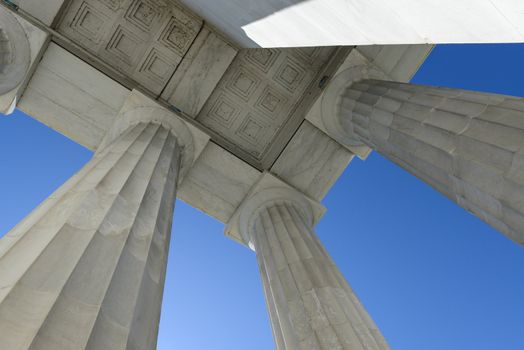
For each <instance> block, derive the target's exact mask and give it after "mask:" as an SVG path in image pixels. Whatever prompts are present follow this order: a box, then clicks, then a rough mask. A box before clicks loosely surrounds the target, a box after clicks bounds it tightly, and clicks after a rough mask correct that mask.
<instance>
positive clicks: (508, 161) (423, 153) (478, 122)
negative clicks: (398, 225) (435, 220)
mask: <svg viewBox="0 0 524 350" xmlns="http://www.w3.org/2000/svg"><path fill="white" fill-rule="evenodd" d="M346 86H347V85H346ZM334 122H335V123H331V124H330V125H329V126H330V128H331V129H332V130H333V129H338V133H339V135H340V134H344V138H345V143H347V144H349V145H354V146H359V145H367V146H369V147H371V148H372V149H375V150H377V151H378V152H380V153H381V154H383V155H384V156H386V157H388V158H389V159H391V160H392V161H394V162H395V163H397V164H398V165H400V166H401V167H403V168H404V169H406V170H408V171H409V172H411V173H412V174H414V175H415V176H417V177H418V178H419V179H421V180H423V181H425V182H427V183H428V184H430V185H431V186H432V187H433V188H435V189H436V190H438V191H439V192H441V193H443V194H444V195H446V196H447V197H448V198H450V199H451V200H453V201H455V202H456V203H458V204H459V205H461V206H462V207H464V208H465V209H466V210H468V211H470V212H472V213H473V214H475V215H477V216H478V217H480V218H481V219H483V220H484V221H486V222H487V223H489V224H490V225H492V226H493V227H494V228H496V229H498V230H499V231H501V232H502V233H504V234H506V235H507V236H508V237H510V238H511V239H513V240H515V241H516V242H518V243H520V244H524V99H521V98H514V97H508V96H502V95H495V94H486V93H479V92H471V91H464V90H455V89H447V88H437V87H429V86H418V85H412V84H403V83H397V82H390V81H381V80H373V79H369V80H366V79H364V80H361V81H357V82H354V83H352V84H349V87H348V88H347V89H346V90H345V91H344V92H343V93H342V95H341V96H340V100H339V108H338V113H337V115H336V116H335V118H334ZM335 124H336V127H335V126H334V125H335ZM339 138H340V137H339Z"/></svg>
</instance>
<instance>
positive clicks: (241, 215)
mask: <svg viewBox="0 0 524 350" xmlns="http://www.w3.org/2000/svg"><path fill="white" fill-rule="evenodd" d="M283 202H284V203H291V204H293V205H294V206H295V207H296V208H297V210H298V212H299V213H300V215H301V217H302V219H304V222H305V223H307V225H309V226H310V227H313V226H314V225H315V224H316V223H317V222H318V221H319V220H320V218H321V217H322V215H324V213H325V211H326V209H325V207H324V206H323V205H322V204H320V203H319V202H317V201H315V200H313V199H311V198H309V197H307V196H306V195H305V194H303V193H302V192H300V191H298V190H296V189H295V188H293V187H291V186H289V185H288V184H287V183H285V182H283V181H282V180H280V179H278V178H277V177H275V176H274V175H272V174H270V173H267V172H266V173H264V174H262V176H261V178H260V180H259V181H258V182H257V184H256V185H255V186H253V188H252V189H251V191H250V193H249V194H248V195H247V196H246V198H244V201H243V202H242V203H241V204H240V206H239V207H238V208H237V210H236V212H235V214H233V216H232V217H231V220H230V221H229V223H228V225H227V227H226V230H225V234H226V236H229V237H231V238H233V239H235V240H236V241H239V242H240V243H242V244H245V245H248V246H249V247H250V248H251V249H253V250H254V245H253V242H252V232H253V229H254V220H255V219H256V218H257V216H258V214H259V213H260V212H261V211H262V210H263V209H265V208H267V207H270V206H272V205H275V204H278V203H283Z"/></svg>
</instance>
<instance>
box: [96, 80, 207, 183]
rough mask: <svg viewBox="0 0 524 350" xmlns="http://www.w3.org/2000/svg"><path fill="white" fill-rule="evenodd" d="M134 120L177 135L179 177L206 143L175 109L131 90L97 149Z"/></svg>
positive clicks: (132, 123)
mask: <svg viewBox="0 0 524 350" xmlns="http://www.w3.org/2000/svg"><path fill="white" fill-rule="evenodd" d="M137 123H158V124H161V125H162V126H163V127H164V128H166V129H168V130H170V131H171V133H173V134H175V135H176V138H177V144H178V145H179V146H180V148H181V151H180V152H181V157H182V158H181V162H180V169H179V178H180V180H183V179H184V178H185V176H186V174H187V173H188V172H189V170H190V169H191V168H192V166H193V164H194V162H195V161H196V160H197V159H198V157H199V156H200V153H202V151H203V150H204V148H205V146H206V144H207V143H208V142H209V136H208V135H207V134H206V133H204V132H202V131H201V130H200V129H198V128H196V127H195V126H193V125H192V124H190V123H188V122H186V121H185V120H183V119H182V118H181V117H180V116H179V115H177V114H176V113H175V112H173V111H171V110H168V109H166V108H165V107H163V106H161V105H160V104H159V103H158V102H157V101H155V100H153V99H151V98H149V97H148V96H146V95H144V94H143V93H142V92H140V91H138V90H132V91H131V92H130V93H129V95H128V96H127V97H126V100H125V101H124V103H123V105H122V108H121V109H120V110H119V111H118V115H117V116H116V118H114V122H113V124H112V125H111V128H110V129H109V130H108V131H107V132H106V134H105V136H104V139H103V140H102V142H101V143H100V146H99V150H98V151H103V149H104V148H105V147H107V146H108V145H110V144H111V143H112V142H114V140H116V139H118V138H119V137H120V135H121V134H122V133H123V132H124V131H125V130H127V129H128V128H129V127H130V126H131V125H134V124H137Z"/></svg>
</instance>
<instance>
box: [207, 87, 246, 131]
mask: <svg viewBox="0 0 524 350" xmlns="http://www.w3.org/2000/svg"><path fill="white" fill-rule="evenodd" d="M239 113H240V110H239V108H238V106H236V105H235V103H234V102H233V101H231V100H230V99H228V98H227V96H226V95H225V94H220V96H219V97H218V98H217V100H216V101H215V104H214V105H213V107H212V108H211V111H210V113H209V116H210V118H211V119H213V120H214V121H216V122H217V123H219V124H220V125H222V126H223V127H225V128H230V127H231V125H233V122H234V121H235V120H236V119H237V118H238V115H239Z"/></svg>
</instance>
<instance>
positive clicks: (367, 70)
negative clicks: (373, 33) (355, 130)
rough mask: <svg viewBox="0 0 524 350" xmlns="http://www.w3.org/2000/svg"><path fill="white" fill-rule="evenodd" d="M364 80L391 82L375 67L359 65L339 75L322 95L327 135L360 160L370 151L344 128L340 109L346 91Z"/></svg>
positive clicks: (321, 116) (324, 124)
mask: <svg viewBox="0 0 524 350" xmlns="http://www.w3.org/2000/svg"><path fill="white" fill-rule="evenodd" d="M364 79H379V80H389V78H388V77H387V76H386V75H385V74H384V72H382V71H381V70H380V69H378V68H375V67H373V66H369V65H358V66H353V67H350V68H348V69H345V70H343V71H341V72H340V73H338V74H337V75H336V76H335V77H334V78H333V79H332V80H331V81H330V83H329V85H328V87H327V88H326V91H325V92H324V94H323V95H322V100H321V107H320V108H321V109H320V114H321V115H320V118H321V122H322V126H323V127H324V129H325V131H326V132H327V134H328V135H329V136H331V137H332V138H333V139H335V140H336V141H337V142H339V143H340V144H341V145H343V146H345V147H346V148H348V149H349V150H350V151H352V152H353V153H355V154H356V155H358V156H359V157H360V158H365V157H366V156H367V154H369V152H370V150H369V148H368V147H367V146H366V145H365V144H364V143H362V142H361V141H360V140H359V138H358V137H357V136H356V135H353V134H351V133H348V132H347V131H346V130H345V128H344V127H343V126H342V121H341V118H340V112H339V108H340V104H341V97H342V95H343V94H344V91H346V89H347V88H348V87H350V86H351V85H352V84H353V83H355V82H358V81H361V80H364Z"/></svg>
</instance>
